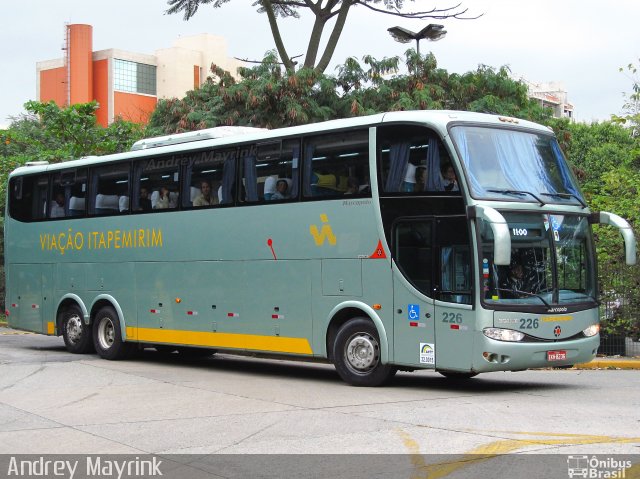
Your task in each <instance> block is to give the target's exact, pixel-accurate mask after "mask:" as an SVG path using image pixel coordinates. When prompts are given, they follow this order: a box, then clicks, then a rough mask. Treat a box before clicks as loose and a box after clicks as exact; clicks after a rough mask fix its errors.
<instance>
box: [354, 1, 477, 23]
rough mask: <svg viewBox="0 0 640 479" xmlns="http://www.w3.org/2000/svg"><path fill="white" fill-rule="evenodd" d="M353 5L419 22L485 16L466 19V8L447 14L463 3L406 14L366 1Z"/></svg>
mask: <svg viewBox="0 0 640 479" xmlns="http://www.w3.org/2000/svg"><path fill="white" fill-rule="evenodd" d="M353 3H355V4H358V5H362V6H363V7H367V8H368V9H369V10H372V11H374V12H376V13H384V14H385V15H394V16H397V17H401V18H410V19H418V20H420V19H425V18H433V19H436V20H444V19H447V18H455V19H456V20H476V19H478V18H480V17H482V16H483V15H484V13H481V14H480V15H477V16H475V17H465V16H463V15H464V14H465V13H467V11H468V10H469V9H468V8H465V9H464V10H462V11H460V12H455V13H447V12H452V11H454V10H456V9H457V8H459V7H460V5H462V4H461V3H459V4H457V5H455V6H453V7H449V8H434V9H432V10H428V11H424V12H404V13H403V12H401V11H400V10H398V9H394V10H387V9H383V8H377V7H374V6H373V5H370V4H369V3H367V2H366V0H356V1H354V2H353Z"/></svg>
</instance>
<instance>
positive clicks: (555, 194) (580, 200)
mask: <svg viewBox="0 0 640 479" xmlns="http://www.w3.org/2000/svg"><path fill="white" fill-rule="evenodd" d="M542 194H543V195H545V196H552V197H555V198H564V199H566V200H568V199H569V198H572V197H573V198H575V199H576V200H578V203H580V204H581V205H582V208H586V207H587V204H586V203H585V202H584V201H583V200H582V198H580V197H579V196H578V195H574V194H573V193H542Z"/></svg>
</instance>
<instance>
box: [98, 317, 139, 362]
mask: <svg viewBox="0 0 640 479" xmlns="http://www.w3.org/2000/svg"><path fill="white" fill-rule="evenodd" d="M93 344H94V345H95V348H96V352H97V353H98V356H100V357H101V358H103V359H110V360H116V359H125V358H128V357H129V356H130V355H131V354H132V353H133V345H132V344H131V343H125V342H124V341H123V340H122V331H121V329H120V319H119V318H118V314H117V313H116V311H115V310H114V309H113V308H112V307H111V306H104V307H103V308H101V309H100V310H99V311H98V314H96V316H95V319H94V321H93Z"/></svg>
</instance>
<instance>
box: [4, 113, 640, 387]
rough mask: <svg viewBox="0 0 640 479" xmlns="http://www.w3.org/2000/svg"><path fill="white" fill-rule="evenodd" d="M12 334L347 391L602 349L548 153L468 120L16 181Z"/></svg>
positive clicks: (231, 140) (251, 136) (224, 143)
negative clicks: (273, 360) (304, 371)
mask: <svg viewBox="0 0 640 479" xmlns="http://www.w3.org/2000/svg"><path fill="white" fill-rule="evenodd" d="M8 186H9V187H8V198H7V211H6V221H5V257H6V269H5V271H6V275H7V292H6V315H7V317H8V321H9V325H10V326H11V327H13V328H17V329H22V330H27V331H34V332H38V333H43V334H48V335H62V336H63V338H64V342H65V345H66V347H67V349H68V350H69V352H71V353H89V352H93V351H96V352H97V353H98V355H99V356H101V357H102V358H105V359H120V358H125V357H128V356H129V354H130V353H131V352H132V351H133V350H136V349H141V348H146V347H155V348H157V349H158V350H159V351H165V352H169V351H170V352H173V353H175V352H176V351H177V352H178V353H179V354H184V355H193V356H195V355H207V354H213V353H214V352H216V351H223V352H227V353H229V352H231V353H233V352H236V353H240V354H247V353H255V354H256V355H258V356H259V355H277V356H282V355H285V356H296V357H306V358H310V359H317V360H327V361H329V362H331V363H333V364H334V365H335V368H336V370H337V371H338V373H339V375H340V376H341V377H342V379H344V380H345V381H346V382H348V383H350V384H353V385H362V386H375V385H380V384H383V383H384V382H386V381H387V380H388V379H389V378H391V377H392V376H393V374H394V373H395V372H396V371H397V370H404V371H411V370H416V369H432V370H435V371H438V372H440V373H442V374H443V375H445V376H447V377H458V378H466V377H472V376H474V375H476V374H478V373H483V372H490V371H505V370H509V371H517V370H524V369H527V368H534V367H546V366H568V365H572V364H575V363H580V362H586V361H589V360H591V359H592V358H593V357H594V356H595V355H596V353H597V351H598V346H599V340H600V337H599V325H598V297H597V292H598V288H597V284H596V258H595V247H594V242H593V236H592V232H591V225H592V224H594V223H604V224H610V225H612V226H614V227H617V228H618V229H619V230H620V232H621V233H622V236H623V239H624V242H625V255H626V261H627V263H629V264H633V263H635V260H636V243H635V238H634V235H633V232H632V230H631V228H630V227H629V225H628V223H627V222H626V221H625V220H623V219H622V218H620V217H618V216H616V215H614V214H611V213H605V212H591V211H590V210H589V208H588V207H587V205H586V204H585V200H584V197H583V196H582V194H581V192H580V190H579V189H578V185H577V183H576V180H575V179H574V177H573V175H572V172H571V170H570V168H569V167H568V165H567V163H566V161H565V159H564V157H563V155H562V153H561V151H560V148H559V146H558V143H557V141H556V139H555V138H554V136H553V133H552V132H551V131H550V130H549V129H548V128H546V127H543V126H541V125H537V124H534V123H531V122H528V121H523V120H518V119H514V118H507V117H501V116H493V115H485V114H476V113H469V112H456V111H410V112H392V113H384V114H378V115H373V116H366V117H360V118H351V119H345V120H335V121H329V122H324V123H316V124H311V125H305V126H298V127H291V128H283V129H278V130H264V129H258V128H241V127H236V128H234V127H218V128H212V129H208V130H202V131H197V132H191V133H182V134H176V135H169V136H165V137H159V138H150V139H145V140H141V141H139V142H137V143H136V144H134V146H133V147H132V150H131V151H129V152H126V153H120V154H115V155H109V156H103V157H85V158H80V159H77V160H72V161H67V162H64V163H59V164H46V163H45V162H38V161H34V162H32V163H29V164H27V165H26V166H24V167H21V168H18V169H17V170H15V171H14V172H13V173H11V175H10V178H9V185H8Z"/></svg>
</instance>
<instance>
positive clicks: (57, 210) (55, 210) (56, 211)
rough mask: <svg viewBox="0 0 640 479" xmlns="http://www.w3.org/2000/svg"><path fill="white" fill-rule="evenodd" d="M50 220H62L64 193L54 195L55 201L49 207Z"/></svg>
mask: <svg viewBox="0 0 640 479" xmlns="http://www.w3.org/2000/svg"><path fill="white" fill-rule="evenodd" d="M49 217H50V218H62V217H64V193H62V192H58V193H56V197H55V200H54V201H53V204H52V205H51V212H50V214H49Z"/></svg>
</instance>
